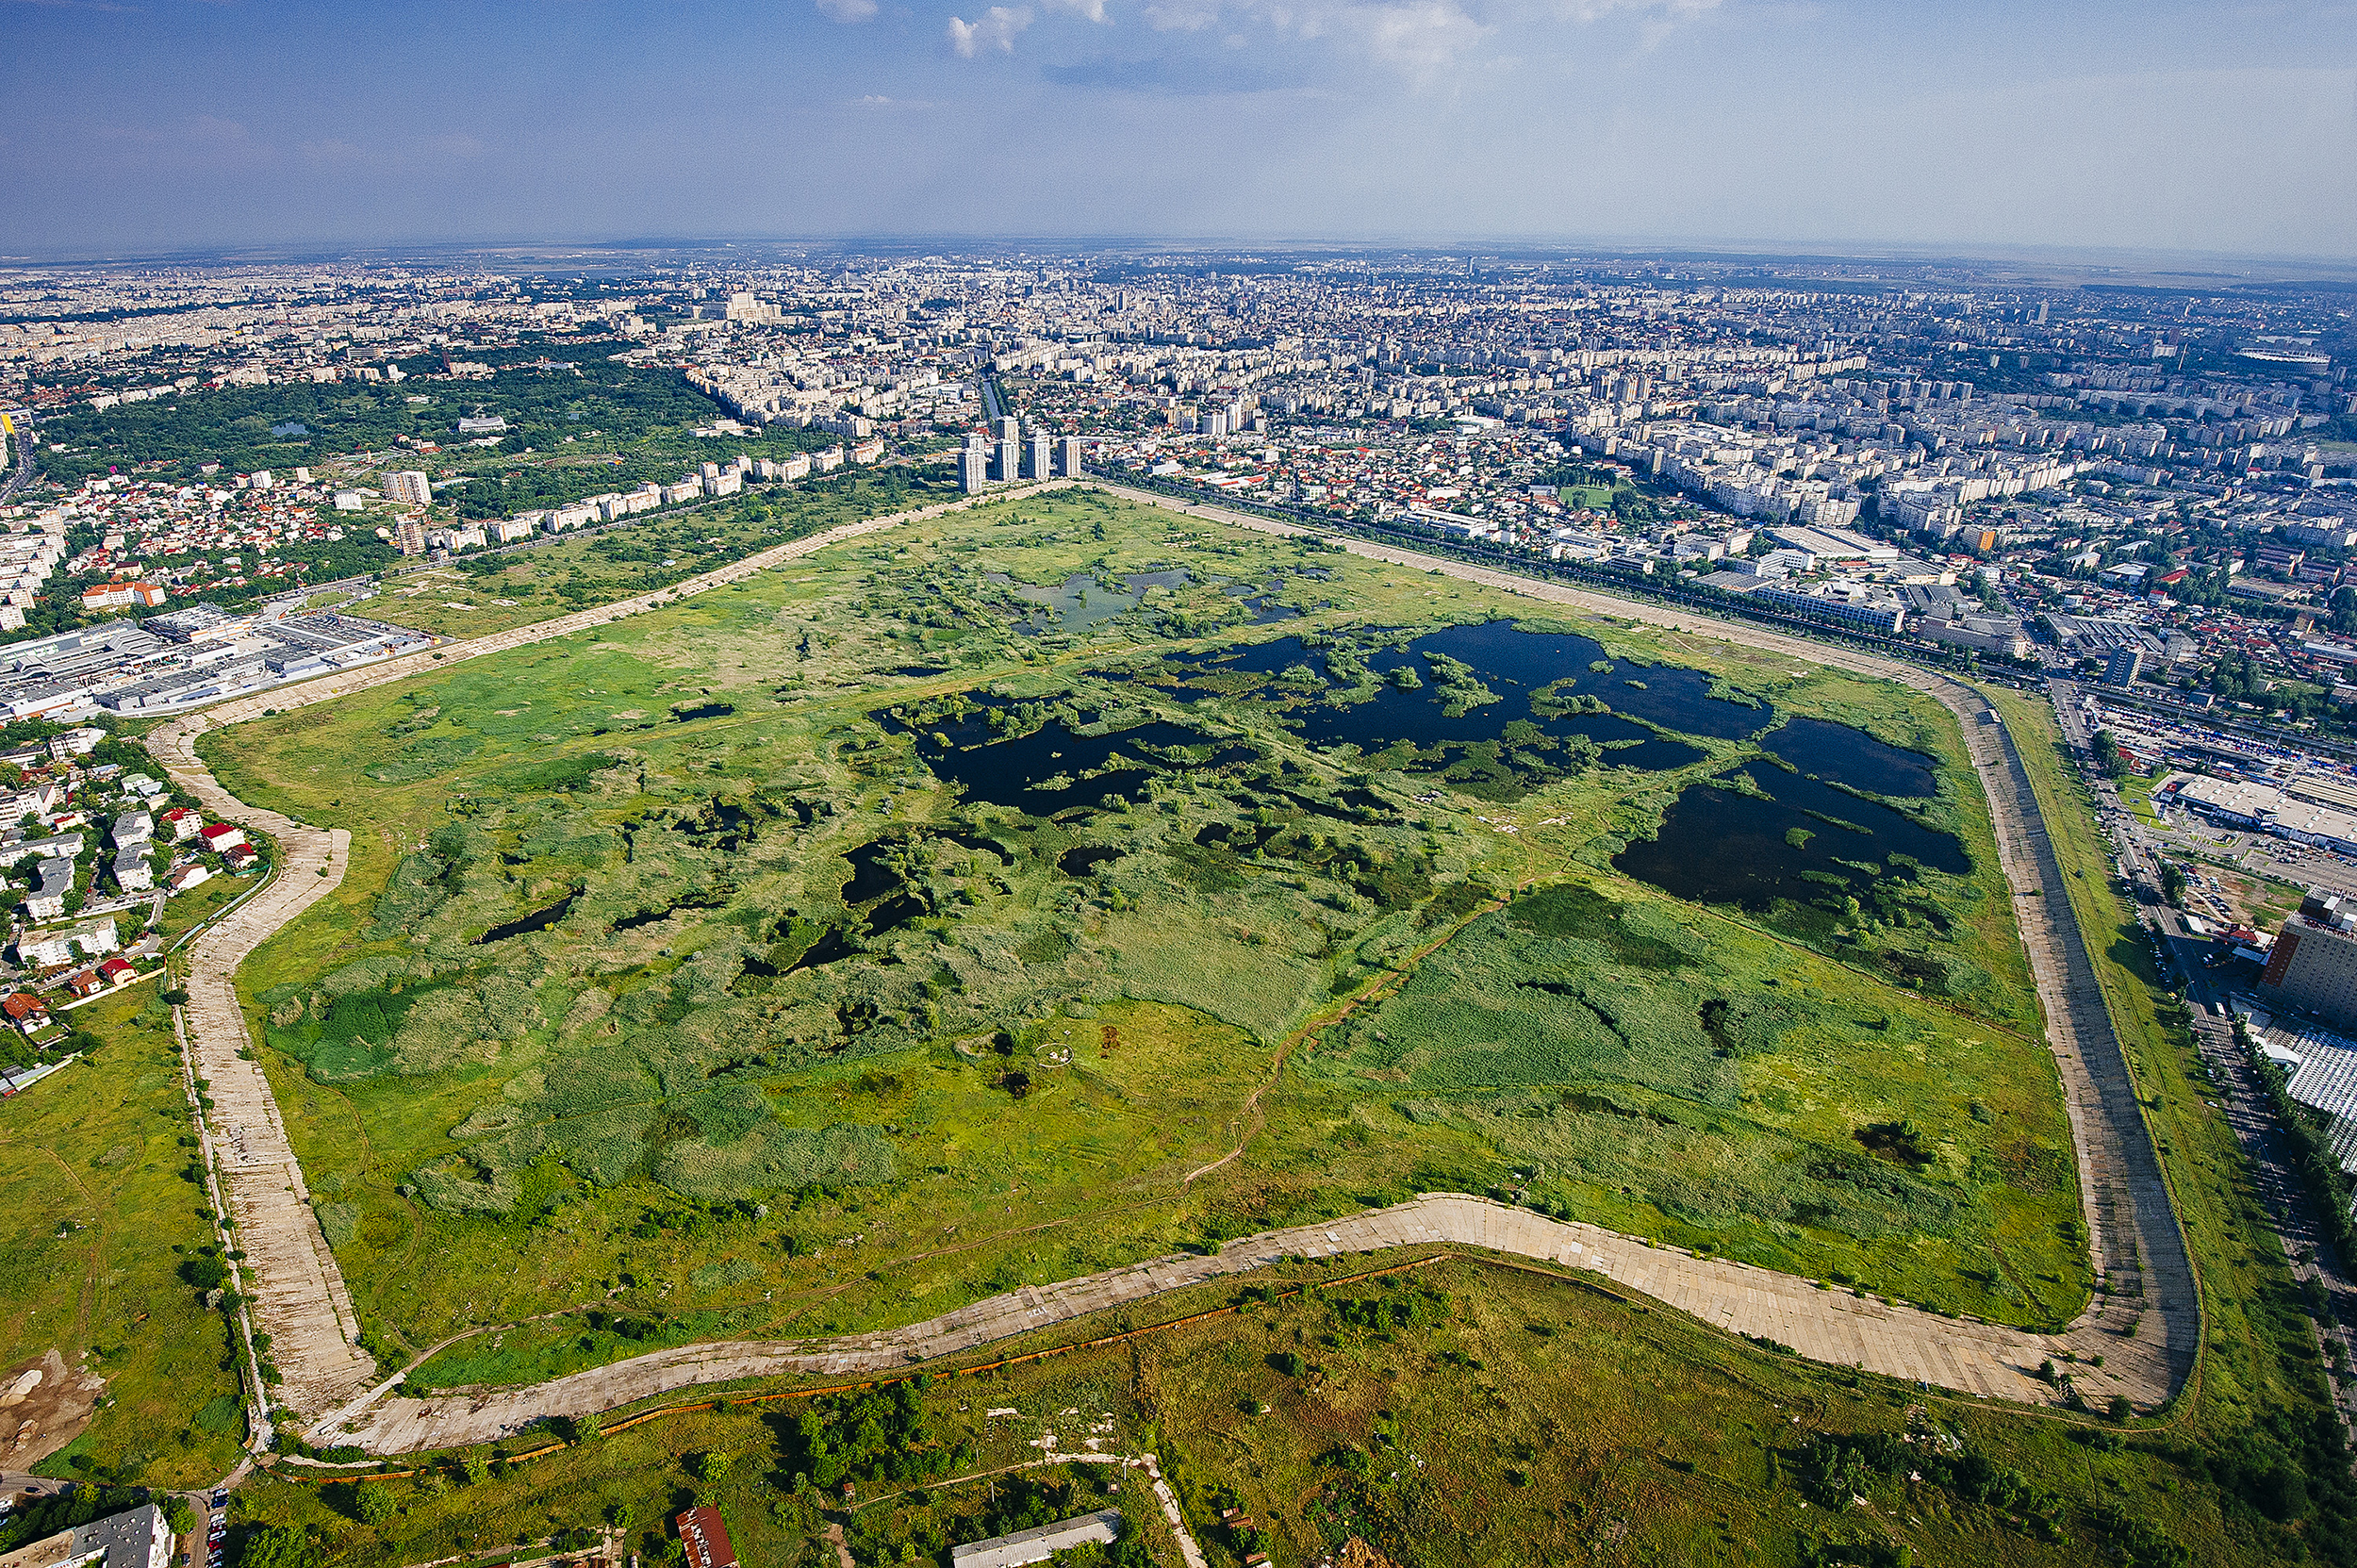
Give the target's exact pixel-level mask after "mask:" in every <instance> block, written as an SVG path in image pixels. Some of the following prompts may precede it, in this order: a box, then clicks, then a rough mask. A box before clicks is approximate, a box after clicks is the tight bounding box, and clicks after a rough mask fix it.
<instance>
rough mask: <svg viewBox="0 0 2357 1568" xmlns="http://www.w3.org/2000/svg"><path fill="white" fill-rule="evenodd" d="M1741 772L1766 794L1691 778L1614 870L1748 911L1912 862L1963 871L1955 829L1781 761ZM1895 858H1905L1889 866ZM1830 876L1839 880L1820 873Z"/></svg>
mask: <svg viewBox="0 0 2357 1568" xmlns="http://www.w3.org/2000/svg"><path fill="white" fill-rule="evenodd" d="M1744 773H1745V776H1747V777H1749V778H1750V779H1751V780H1752V781H1753V782H1754V783H1755V784H1757V785H1758V786H1759V787H1760V788H1761V789H1763V790H1765V791H1766V792H1767V796H1768V798H1767V799H1764V800H1763V799H1761V798H1759V797H1757V796H1753V795H1746V794H1739V793H1737V792H1736V791H1734V790H1732V789H1728V788H1725V787H1723V786H1722V785H1720V784H1695V785H1693V786H1691V787H1690V788H1689V789H1687V790H1686V791H1685V792H1684V793H1683V794H1681V795H1679V796H1678V798H1677V800H1676V801H1675V802H1674V803H1673V805H1672V806H1671V807H1670V809H1669V811H1668V812H1666V813H1665V814H1663V817H1662V819H1661V832H1660V834H1658V835H1657V836H1656V837H1655V838H1653V839H1652V840H1650V841H1649V842H1645V843H1639V844H1632V845H1630V846H1629V847H1628V848H1627V849H1626V850H1623V851H1621V853H1620V854H1618V855H1616V856H1614V857H1613V860H1612V865H1613V868H1614V869H1615V870H1618V871H1621V872H1623V873H1624V874H1625V875H1628V876H1632V877H1635V878H1637V879H1638V880H1639V881H1640V882H1646V883H1652V884H1653V885H1654V886H1656V887H1658V888H1660V889H1661V890H1662V891H1663V892H1665V893H1669V894H1671V895H1673V896H1674V897H1676V898H1680V899H1688V900H1692V901H1694V902H1696V903H1714V904H1739V905H1741V906H1743V907H1744V908H1746V909H1765V908H1767V907H1768V906H1769V905H1770V904H1772V902H1774V901H1775V900H1778V899H1789V900H1795V901H1799V902H1805V901H1806V900H1810V899H1816V898H1822V897H1825V896H1826V895H1828V894H1833V895H1836V896H1838V895H1839V894H1840V893H1841V892H1842V891H1843V889H1844V888H1845V887H1847V888H1852V889H1854V888H1855V887H1857V886H1860V885H1864V884H1867V883H1871V881H1872V879H1873V878H1874V877H1875V876H1876V875H1878V874H1879V875H1898V876H1904V875H1907V874H1909V868H1908V867H1907V865H1906V861H1910V860H1911V861H1914V862H1916V863H1919V864H1920V865H1922V866H1926V867H1931V868H1932V869H1934V870H1937V871H1947V872H1951V873H1953V874H1956V875H1962V874H1963V873H1964V872H1966V871H1968V870H1970V861H1969V860H1968V859H1967V858H1966V856H1965V853H1964V846H1963V845H1962V844H1961V843H1959V842H1958V841H1957V840H1956V838H1955V836H1954V835H1953V834H1946V833H1941V832H1939V831H1938V830H1937V829H1935V828H1927V827H1925V826H1923V825H1922V824H1921V823H1920V822H1917V821H1916V820H1915V819H1914V818H1912V817H1908V816H1906V815H1905V814H1904V813H1903V812H1901V811H1899V810H1897V809H1896V808H1895V807H1891V806H1886V805H1880V804H1877V803H1876V802H1874V801H1863V800H1860V799H1859V798H1858V797H1856V796H1854V795H1852V794H1848V793H1846V792H1845V791H1842V790H1839V789H1836V788H1834V787H1833V786H1832V785H1831V784H1824V783H1822V782H1821V781H1818V780H1815V779H1808V778H1804V777H1801V776H1799V775H1797V774H1792V773H1787V772H1786V771H1784V769H1782V768H1780V767H1750V768H1746V769H1745V770H1744ZM1795 830H1797V834H1795ZM1792 836H1800V837H1801V839H1802V842H1801V843H1799V844H1797V845H1796V844H1794V843H1793V842H1792ZM1893 856H1901V857H1904V859H1903V860H1901V861H1899V862H1897V863H1896V864H1894V862H1893V859H1892V857H1893ZM1845 861H1846V862H1849V863H1850V864H1848V865H1844V864H1842V862H1845ZM1827 877H1832V878H1838V879H1839V883H1838V884H1837V883H1830V882H1826V881H1822V880H1821V879H1823V878H1827Z"/></svg>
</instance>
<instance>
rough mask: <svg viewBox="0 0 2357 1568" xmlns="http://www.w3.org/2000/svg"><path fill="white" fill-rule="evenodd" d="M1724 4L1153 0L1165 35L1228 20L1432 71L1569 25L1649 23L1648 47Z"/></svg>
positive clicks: (1154, 17)
mask: <svg viewBox="0 0 2357 1568" xmlns="http://www.w3.org/2000/svg"><path fill="white" fill-rule="evenodd" d="M1720 4H1721V0H1148V4H1147V5H1146V22H1147V23H1148V24H1149V25H1152V26H1153V27H1154V28H1156V29H1157V30H1158V31H1162V32H1198V31H1201V30H1202V29H1204V28H1206V27H1210V26H1212V25H1215V24H1218V23H1220V22H1222V21H1224V20H1225V21H1229V22H1236V23H1254V22H1257V23H1260V24H1261V25H1265V26H1268V27H1270V28H1273V29H1275V30H1276V31H1277V32H1279V33H1283V34H1288V35H1290V36H1292V37H1294V38H1298V39H1303V40H1313V39H1325V40H1329V41H1333V42H1336V43H1339V44H1343V45H1344V46H1353V45H1355V46H1356V47H1357V48H1358V49H1359V50H1360V51H1361V52H1363V53H1365V54H1368V55H1372V56H1374V57H1375V58H1377V59H1379V60H1382V61H1384V62H1386V63H1387V64H1390V65H1393V66H1396V67H1399V68H1400V69H1402V70H1406V71H1409V72H1411V73H1415V74H1427V75H1428V74H1432V73H1433V72H1436V71H1439V70H1441V69H1442V68H1444V67H1446V66H1448V65H1450V64H1452V63H1454V62H1455V61H1457V60H1458V59H1459V58H1461V57H1463V56H1464V55H1466V54H1468V53H1470V52H1471V51H1472V50H1473V49H1474V48H1475V46H1476V45H1478V44H1480V43H1482V42H1483V41H1485V40H1489V39H1492V38H1496V39H1497V40H1499V41H1502V42H1504V43H1507V44H1508V45H1509V46H1510V45H1512V44H1514V43H1517V42H1519V41H1521V40H1523V39H1525V38H1527V37H1530V36H1531V35H1534V34H1541V33H1544V32H1547V31H1550V30H1552V29H1555V28H1558V27H1561V26H1562V25H1566V24H1569V25H1574V26H1589V25H1594V24H1597V23H1601V22H1606V21H1609V20H1613V19H1616V18H1627V19H1629V20H1633V21H1639V22H1641V23H1642V24H1643V25H1644V28H1645V39H1646V41H1647V42H1648V43H1654V42H1658V41H1659V40H1660V38H1661V37H1662V36H1666V34H1667V32H1668V31H1669V30H1670V29H1671V28H1673V27H1674V26H1675V25H1677V24H1678V23H1681V22H1685V21H1688V20H1690V19H1691V18H1694V17H1697V16H1701V15H1703V14H1705V13H1706V12H1708V11H1712V10H1716V9H1717V8H1719V6H1720Z"/></svg>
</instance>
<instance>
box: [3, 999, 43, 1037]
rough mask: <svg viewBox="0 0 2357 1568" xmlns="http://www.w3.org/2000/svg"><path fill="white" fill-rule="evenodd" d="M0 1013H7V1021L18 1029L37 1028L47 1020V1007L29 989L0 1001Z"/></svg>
mask: <svg viewBox="0 0 2357 1568" xmlns="http://www.w3.org/2000/svg"><path fill="white" fill-rule="evenodd" d="M0 1013H5V1014H7V1015H8V1022H10V1023H12V1024H14V1025H16V1027H17V1028H19V1029H39V1028H41V1026H42V1025H43V1024H45V1023H47V1022H48V1021H49V1009H48V1007H47V1006H46V1005H45V1004H43V1003H42V1001H41V999H40V998H39V997H37V996H34V995H33V994H32V993H31V992H30V991H19V992H17V993H16V994H15V995H14V996H11V997H9V998H8V999H7V1000H6V1001H0Z"/></svg>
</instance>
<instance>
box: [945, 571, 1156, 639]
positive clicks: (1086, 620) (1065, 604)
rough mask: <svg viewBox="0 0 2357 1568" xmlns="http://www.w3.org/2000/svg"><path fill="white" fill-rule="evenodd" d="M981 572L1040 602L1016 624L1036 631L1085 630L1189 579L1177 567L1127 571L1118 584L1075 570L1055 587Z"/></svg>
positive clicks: (1025, 596)
mask: <svg viewBox="0 0 2357 1568" xmlns="http://www.w3.org/2000/svg"><path fill="white" fill-rule="evenodd" d="M982 575H983V577H984V578H985V579H987V580H988V581H990V582H993V583H1003V584H1005V585H1006V586H1008V587H1010V588H1012V589H1014V592H1015V593H1016V594H1017V595H1019V596H1020V597H1022V598H1024V599H1028V600H1030V602H1032V603H1033V604H1036V605H1038V606H1039V608H1038V609H1036V610H1034V611H1032V612H1031V615H1030V619H1028V620H1026V621H1024V622H1022V623H1020V624H1019V625H1018V626H1017V627H1016V630H1018V631H1023V632H1029V633H1031V634H1033V635H1040V634H1043V633H1046V632H1049V631H1056V632H1085V631H1087V630H1088V629H1089V628H1090V627H1092V626H1096V625H1098V624H1100V623H1102V622H1104V621H1108V620H1111V619H1113V618H1114V617H1115V616H1118V615H1122V614H1124V613H1126V612H1128V611H1129V610H1134V609H1136V608H1137V607H1138V605H1139V604H1140V603H1141V602H1143V601H1144V600H1145V598H1146V590H1147V589H1149V588H1176V587H1180V586H1184V585H1185V583H1186V581H1187V574H1186V572H1185V571H1183V570H1181V569H1178V568H1176V567H1173V568H1170V569H1165V570H1162V571H1132V572H1128V573H1125V574H1124V575H1122V576H1121V577H1120V578H1118V579H1117V580H1116V583H1117V585H1118V586H1116V584H1115V583H1107V582H1104V581H1102V580H1101V579H1098V578H1096V577H1094V576H1091V575H1090V574H1089V573H1087V572H1085V571H1076V572H1074V573H1073V574H1072V575H1071V576H1069V577H1067V578H1065V579H1064V580H1063V582H1061V583H1058V584H1056V585H1055V586H1052V587H1040V586H1037V585H1035V584H1031V583H1018V582H1016V581H1015V580H1014V578H1012V577H1010V576H1008V575H1007V574H1006V573H1005V572H1003V571H986V572H984V573H983V574H982Z"/></svg>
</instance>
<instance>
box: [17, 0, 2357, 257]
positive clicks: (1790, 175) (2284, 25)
mask: <svg viewBox="0 0 2357 1568" xmlns="http://www.w3.org/2000/svg"><path fill="white" fill-rule="evenodd" d="M8 10H9V13H10V15H11V20H12V23H13V25H14V30H15V33H16V35H17V47H16V49H15V50H13V51H12V53H11V56H10V59H9V63H8V64H7V65H5V66H0V82H5V83H6V85H7V88H8V93H9V96H10V99H11V102H13V103H15V104H17V105H19V106H20V107H21V113H20V115H19V116H18V117H16V119H15V121H14V123H13V124H12V126H11V128H10V129H9V130H8V132H6V133H5V142H4V143H0V147H4V148H5V154H6V157H7V159H8V167H9V168H10V169H11V170H12V171H13V175H12V178H11V181H10V186H11V188H12V190H13V199H12V200H11V201H10V202H8V204H6V206H5V209H4V210H0V252H6V253H8V254H12V255H16V256H37V257H41V258H52V257H59V256H102V255H107V254H139V255H153V254H157V253H159V252H168V251H172V250H175V249H183V248H187V249H200V248H221V247H240V246H264V247H269V246H295V247H300V246H306V245H320V246H345V245H381V244H430V243H493V242H506V241H516V240H532V241H542V242H578V241H585V240H611V239H617V238H618V237H627V236H635V235H651V234H660V235H669V236H677V237H681V238H709V237H719V236H743V237H752V236H775V237H803V238H825V237H848V236H865V237H882V236H922V235H962V236H967V237H981V236H1002V237H1010V238H1013V237H1048V236H1056V237H1065V238H1070V239H1091V238H1106V237H1133V238H1140V239H1162V238H1168V237H1180V236H1200V235H1218V236H1221V237H1225V238H1228V239H1237V240H1241V241H1246V242H1254V241H1269V240H1277V239H1293V240H1300V241H1331V242H1354V241H1380V240H1389V241H1425V242H1446V241H1448V240H1451V239H1459V240H1492V241H1505V240H1520V241H1528V242H1533V243H1560V242H1588V243H1611V242H1624V243H1643V244H1659V243H1686V244H1692V245H1699V246H1714V245H1752V246H1760V247H1767V248H1779V247H1782V248H1795V249H1803V250H1806V249H1812V248H1822V247H1828V246H1831V247H1837V248H1838V247H1842V246H1850V247H1855V248H1862V249H1870V250H1871V249H1881V248H1893V249H1899V250H1907V251H1922V250H1931V251H1954V252H1958V253H1960V254H1972V253H1986V252H1987V251H1991V250H2000V251H2002V250H2008V249H2017V248H2022V247H2029V248H2047V249H2061V250H2066V251H2078V250H2085V249H2088V248H2128V249H2135V250H2147V251H2157V252H2165V253H2185V254H2189V255H2208V256H2248V257H2298V258H2308V259H2315V260H2323V261H2331V260H2333V259H2336V258H2343V257H2347V256H2352V255H2357V171H2352V169H2351V167H2350V164H2349V160H2348V159H2347V158H2346V157H2341V156H2339V149H2341V148H2344V147H2346V145H2348V142H2349V132H2350V131H2351V130H2352V129H2353V128H2357V37H2353V29H2352V25H2351V16H2350V14H2349V12H2348V11H2346V10H2345V9H2340V8H2325V7H2314V6H2308V7H2299V6H2279V7H2272V8H2267V7H2260V8H2237V9H2233V10H2231V11H2230V10H2219V9H2212V8H2191V7H2168V8H2160V9H2157V10H2146V11H2142V12H2139V13H2137V14H2136V15H2135V16H2134V18H2128V17H2126V16H2124V15H2122V14H2121V13H2118V12H2116V11H2111V10H2103V9H2097V8H2073V9H2069V10H2066V11H2063V12H2060V13H2055V12H2051V11H2034V10H2032V9H2030V8H2027V7H2022V6H2018V5H2012V4H2002V3H1999V4H1975V5H1971V6H1968V7H1963V8H1950V9H1948V10H1945V11H1941V12H1937V13H1935V12H1933V11H1931V10H1930V9H1928V8H1877V9H1875V10H1873V11H1872V12H1871V13H1869V12H1868V11H1866V10H1865V9H1864V8H1860V7H1856V6H1850V5H1841V4H1820V5H1806V6H1798V5H1773V6H1772V5H1764V4H1755V3H1750V0H1672V3H1669V4H1656V3H1651V0H1634V3H1617V0H1578V3H1571V4H1560V5H1549V6H1533V5H1524V4H1513V3H1506V0H1417V3H1413V4H1409V3H1390V4H1378V3H1366V0H1321V3H1319V4H1316V5H1311V6H1293V7H1276V6H1268V5H1263V4H1259V3H1257V0H1244V3H1241V4H1225V5H1222V4H1186V3H1179V0H1146V3H1144V4H1127V3H1124V0H1056V3H1053V4H1049V3H1046V0H1042V3H1038V4H1027V5H1018V6H1012V7H1010V6H976V5H973V4H971V3H970V0H952V3H950V4H942V5H931V6H916V5H882V4H880V3H879V0H827V3H826V4H824V5H816V4H814V5H809V6H804V5H801V4H799V3H797V4H794V5H790V6H786V7H783V8H781V7H749V6H744V5H740V4H730V3H715V4H707V5H700V6H694V7H689V8H674V9H668V10H667V11H666V12H665V13H663V15H662V16H661V17H660V18H649V17H643V16H634V15H631V14H629V13H626V12H623V11H622V10H620V9H618V8H612V7H607V6H602V5H585V6H569V7H565V8H539V7H526V8H509V9H507V10H504V11H503V12H501V13H499V14H498V15H482V14H475V13H464V14H462V13H458V12H456V11H454V10H438V9H436V8H404V9H402V10H399V11H394V10H392V9H389V8H372V7H368V6H362V7H356V8H341V9H339V10H338V12H337V13H336V14H335V15H334V16H333V17H324V16H318V15H313V14H311V13H308V12H305V11H301V10H297V9H294V8H288V7H284V6H279V5H269V4H263V5H242V6H229V7H223V6H209V5H207V6H194V5H163V6H157V7H149V8H112V7H108V6H104V5H92V6H89V7H80V6H62V5H33V4H25V3H21V0H20V3H16V4H11V5H9V7H8ZM994 170H996V171H1003V172H1005V173H1006V174H1007V175H1010V176H1013V177H994V176H993V171H994Z"/></svg>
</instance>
